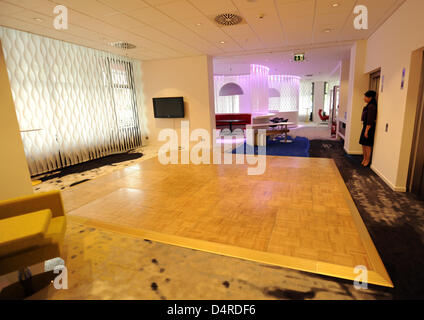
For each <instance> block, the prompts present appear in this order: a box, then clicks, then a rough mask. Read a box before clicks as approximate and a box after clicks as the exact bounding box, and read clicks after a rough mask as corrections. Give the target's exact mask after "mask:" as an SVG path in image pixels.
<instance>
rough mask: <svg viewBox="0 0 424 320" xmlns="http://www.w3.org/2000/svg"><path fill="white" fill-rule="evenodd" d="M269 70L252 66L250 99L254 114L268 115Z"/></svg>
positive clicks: (255, 65)
mask: <svg viewBox="0 0 424 320" xmlns="http://www.w3.org/2000/svg"><path fill="white" fill-rule="evenodd" d="M268 76H269V68H267V67H265V66H261V65H257V64H251V65H250V98H251V109H252V113H258V114H267V113H268V105H269V85H268Z"/></svg>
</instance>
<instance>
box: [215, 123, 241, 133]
mask: <svg viewBox="0 0 424 320" xmlns="http://www.w3.org/2000/svg"><path fill="white" fill-rule="evenodd" d="M240 122H245V121H244V120H217V121H216V123H217V124H218V123H225V124H227V123H228V124H229V125H230V131H231V132H233V124H234V123H240Z"/></svg>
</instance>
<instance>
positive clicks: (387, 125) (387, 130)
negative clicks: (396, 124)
mask: <svg viewBox="0 0 424 320" xmlns="http://www.w3.org/2000/svg"><path fill="white" fill-rule="evenodd" d="M386 132H389V124H388V123H386Z"/></svg>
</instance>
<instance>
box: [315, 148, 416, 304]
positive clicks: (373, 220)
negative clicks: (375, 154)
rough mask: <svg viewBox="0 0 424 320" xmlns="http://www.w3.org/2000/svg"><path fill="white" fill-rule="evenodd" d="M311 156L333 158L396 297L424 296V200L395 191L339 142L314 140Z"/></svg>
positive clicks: (413, 297) (412, 297) (414, 297)
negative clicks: (386, 272) (388, 276)
mask: <svg viewBox="0 0 424 320" xmlns="http://www.w3.org/2000/svg"><path fill="white" fill-rule="evenodd" d="M310 156H311V157H317V158H318V157H319V158H333V159H334V160H335V162H336V164H337V167H338V168H339V170H340V172H341V175H342V177H343V179H344V181H345V182H346V185H347V187H348V189H349V191H350V193H351V195H352V198H353V199H354V201H355V203H356V206H357V207H358V210H359V212H360V214H361V216H362V219H363V221H364V222H365V224H366V226H367V228H368V231H369V233H370V235H371V237H372V239H373V241H374V244H375V246H376V247H377V250H378V252H379V253H380V256H381V258H382V260H383V262H384V265H385V266H386V269H387V271H388V273H389V274H390V277H391V279H392V281H393V283H394V285H395V289H393V290H392V289H388V290H390V291H389V292H391V293H392V294H393V298H394V299H423V298H424V202H423V201H420V200H419V199H418V198H417V197H416V196H415V195H413V194H410V193H398V192H394V191H392V190H391V189H390V188H389V187H388V186H387V185H386V184H385V183H384V182H383V181H382V180H381V179H380V178H379V177H378V176H377V175H376V174H375V173H374V172H373V171H372V170H371V169H370V168H363V167H362V166H361V161H362V158H361V157H360V156H349V155H346V153H345V152H344V149H343V145H342V143H341V142H338V141H322V140H313V141H311V149H310Z"/></svg>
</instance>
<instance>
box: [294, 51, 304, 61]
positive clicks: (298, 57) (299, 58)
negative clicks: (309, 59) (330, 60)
mask: <svg viewBox="0 0 424 320" xmlns="http://www.w3.org/2000/svg"><path fill="white" fill-rule="evenodd" d="M294 61H296V62H298V61H305V54H304V53H297V54H295V55H294Z"/></svg>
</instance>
